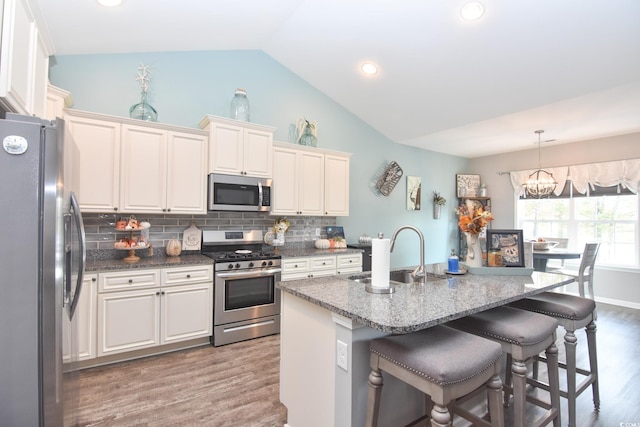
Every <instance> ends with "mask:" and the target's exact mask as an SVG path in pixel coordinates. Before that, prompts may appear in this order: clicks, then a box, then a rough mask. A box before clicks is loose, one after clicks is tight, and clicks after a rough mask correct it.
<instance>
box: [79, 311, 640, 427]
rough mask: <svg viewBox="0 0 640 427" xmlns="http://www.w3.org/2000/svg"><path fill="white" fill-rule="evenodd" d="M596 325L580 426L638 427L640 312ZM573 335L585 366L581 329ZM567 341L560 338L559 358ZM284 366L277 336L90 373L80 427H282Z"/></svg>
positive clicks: (83, 381)
mask: <svg viewBox="0 0 640 427" xmlns="http://www.w3.org/2000/svg"><path fill="white" fill-rule="evenodd" d="M597 325H598V331H597V340H598V356H599V357H598V359H599V367H600V378H601V379H600V383H601V384H600V393H601V396H600V400H601V408H600V412H595V411H594V410H593V403H592V399H591V392H590V390H587V391H585V392H584V393H583V394H582V395H581V396H580V397H579V398H578V420H577V426H578V427H613V426H615V427H618V426H623V427H627V426H640V310H633V309H627V308H622V307H617V306H612V305H606V304H598V321H597ZM576 335H577V337H578V341H579V345H578V356H579V366H585V367H586V366H587V365H586V364H585V363H586V360H587V359H586V339H585V335H584V331H580V332H577V333H576ZM562 340H563V334H562V333H559V334H558V348H559V350H560V357H561V358H562V357H563V354H564V345H563V341H562ZM279 363H280V361H279V336H277V335H276V336H270V337H265V338H259V339H255V340H251V341H245V342H242V343H237V344H231V345H227V346H223V347H211V346H207V347H200V348H196V349H191V350H184V351H179V352H175V353H171V354H166V355H161V356H154V357H149V358H146V359H140V360H135V361H131V362H123V363H119V364H114V365H109V366H103V367H98V368H92V369H87V370H84V371H81V372H80V385H81V397H80V416H79V421H80V425H81V426H154V427H155V426H158V427H163V426H234V427H238V426H243V427H244V426H256V427H258V426H260V427H262V426H265V427H271V426H273V427H275V426H282V425H283V424H284V423H285V421H286V408H285V407H284V406H283V405H282V404H281V403H280V402H279V391H278V380H279V378H278V375H279ZM561 403H562V416H563V417H564V418H563V423H562V424H563V425H566V424H567V418H566V401H565V400H564V399H562V401H561ZM507 418H509V415H507ZM296 427H298V426H296ZM327 427H331V426H327ZM354 427H355V426H354ZM392 427H395V426H392Z"/></svg>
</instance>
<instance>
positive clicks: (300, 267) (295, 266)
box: [282, 258, 309, 274]
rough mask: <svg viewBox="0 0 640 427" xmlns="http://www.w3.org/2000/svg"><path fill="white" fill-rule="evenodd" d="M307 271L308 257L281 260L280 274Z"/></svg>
mask: <svg viewBox="0 0 640 427" xmlns="http://www.w3.org/2000/svg"><path fill="white" fill-rule="evenodd" d="M306 271H309V258H291V259H283V260H282V274H287V273H296V272H306Z"/></svg>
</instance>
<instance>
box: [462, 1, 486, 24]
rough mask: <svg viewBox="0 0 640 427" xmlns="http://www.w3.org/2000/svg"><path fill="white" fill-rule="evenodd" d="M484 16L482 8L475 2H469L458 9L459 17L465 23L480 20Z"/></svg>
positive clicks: (480, 4)
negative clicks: (465, 21)
mask: <svg viewBox="0 0 640 427" xmlns="http://www.w3.org/2000/svg"><path fill="white" fill-rule="evenodd" d="M483 14H484V6H483V5H482V3H480V2H477V1H470V2H468V3H465V4H464V6H462V9H460V15H461V16H462V18H463V19H465V20H467V21H475V20H476V19H480V17H482V15H483Z"/></svg>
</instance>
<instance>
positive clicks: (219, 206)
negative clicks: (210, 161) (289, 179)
mask: <svg viewBox="0 0 640 427" xmlns="http://www.w3.org/2000/svg"><path fill="white" fill-rule="evenodd" d="M208 209H209V210H210V211H258V212H268V211H270V210H271V178H254V177H248V176H235V175H222V174H218V173H211V174H209V192H208Z"/></svg>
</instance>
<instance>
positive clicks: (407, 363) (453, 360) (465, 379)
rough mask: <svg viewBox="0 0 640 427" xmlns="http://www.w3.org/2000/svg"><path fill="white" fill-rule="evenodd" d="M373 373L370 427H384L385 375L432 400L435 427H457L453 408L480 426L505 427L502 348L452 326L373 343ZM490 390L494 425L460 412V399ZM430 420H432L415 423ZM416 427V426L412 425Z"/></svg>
mask: <svg viewBox="0 0 640 427" xmlns="http://www.w3.org/2000/svg"><path fill="white" fill-rule="evenodd" d="M370 350H371V373H370V374H369V398H368V402H367V419H366V424H365V425H366V426H367V427H372V426H377V425H378V414H379V410H380V398H381V393H382V383H383V381H382V372H381V371H384V372H386V373H388V374H390V375H393V376H394V377H396V378H398V379H400V380H402V381H404V382H405V383H407V384H409V385H411V386H412V387H415V388H416V389H418V390H420V391H422V392H423V393H424V394H425V395H428V396H430V399H428V400H426V402H427V410H429V409H430V408H431V411H430V418H431V426H433V427H435V426H451V414H450V412H449V407H453V408H454V412H455V413H456V414H458V415H460V416H461V417H463V418H465V419H467V420H469V421H472V422H474V423H475V425H484V426H489V425H490V426H493V427H503V426H504V413H503V408H502V405H501V403H500V400H501V399H500V398H501V394H502V381H501V380H500V376H499V372H500V366H499V365H500V356H501V355H502V349H501V347H500V345H498V344H496V343H494V342H492V341H489V340H486V339H484V338H481V337H477V336H474V335H471V334H467V333H465V332H462V331H458V330H455V329H452V328H449V327H446V326H434V327H431V328H429V329H425V330H422V331H418V332H414V333H410V334H405V335H390V336H387V337H383V338H378V339H375V340H372V341H371V347H370ZM485 384H486V386H487V394H488V396H489V416H490V417H491V423H489V422H487V421H486V420H484V419H481V418H480V417H479V416H476V415H474V414H471V413H470V412H468V411H466V410H464V409H462V408H457V407H455V400H456V399H459V398H461V397H463V396H465V395H467V394H469V393H471V392H473V391H476V390H481V389H482V388H481V387H482V386H483V385H485ZM426 418H429V416H428V415H426V416H424V417H421V418H419V419H418V420H416V421H414V422H417V421H421V420H424V419H426ZM412 425H413V424H412Z"/></svg>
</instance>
